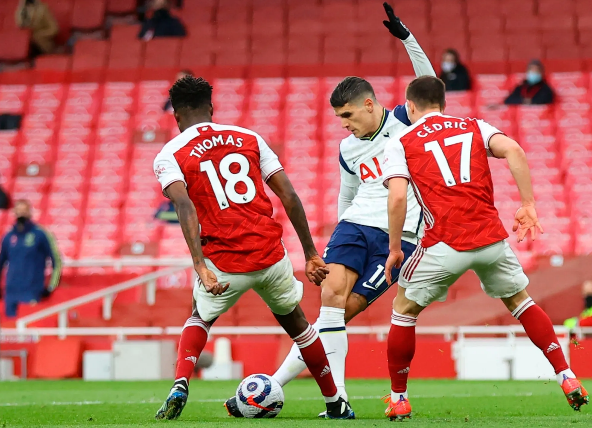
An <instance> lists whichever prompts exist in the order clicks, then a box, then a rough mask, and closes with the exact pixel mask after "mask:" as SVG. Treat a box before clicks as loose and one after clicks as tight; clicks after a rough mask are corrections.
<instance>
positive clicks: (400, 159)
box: [383, 137, 410, 188]
mask: <svg viewBox="0 0 592 428" xmlns="http://www.w3.org/2000/svg"><path fill="white" fill-rule="evenodd" d="M383 177H384V181H383V184H384V187H386V188H388V181H389V180H390V179H391V178H394V177H403V178H406V179H407V180H409V179H410V176H409V168H408V167H407V159H406V158H405V148H404V147H403V144H401V140H399V139H398V138H396V137H395V138H391V139H390V140H389V141H388V142H387V143H386V145H385V147H384V173H383Z"/></svg>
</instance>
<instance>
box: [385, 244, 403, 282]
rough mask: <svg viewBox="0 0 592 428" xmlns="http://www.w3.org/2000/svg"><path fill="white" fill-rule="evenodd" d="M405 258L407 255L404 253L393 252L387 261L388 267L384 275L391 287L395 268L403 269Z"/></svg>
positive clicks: (399, 251)
mask: <svg viewBox="0 0 592 428" xmlns="http://www.w3.org/2000/svg"><path fill="white" fill-rule="evenodd" d="M404 258H405V254H403V251H401V250H397V251H391V252H390V254H389V256H388V259H386V266H385V267H384V269H385V272H384V275H385V277H386V282H387V283H388V284H389V285H393V275H392V271H393V268H397V269H401V265H402V264H403V259H404Z"/></svg>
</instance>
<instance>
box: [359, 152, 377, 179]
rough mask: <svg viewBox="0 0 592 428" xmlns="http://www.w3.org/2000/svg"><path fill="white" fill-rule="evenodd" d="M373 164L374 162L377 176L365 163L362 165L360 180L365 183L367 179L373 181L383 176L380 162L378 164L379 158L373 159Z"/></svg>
mask: <svg viewBox="0 0 592 428" xmlns="http://www.w3.org/2000/svg"><path fill="white" fill-rule="evenodd" d="M372 162H374V166H375V167H376V173H377V174H378V175H376V174H375V173H374V171H373V170H372V168H371V167H370V166H368V165H366V164H365V163H362V164H360V180H362V181H363V182H364V183H365V182H366V180H367V179H369V178H371V179H372V180H376V179H377V178H378V177H380V176H381V175H382V169H380V162H378V158H376V157H373V158H372Z"/></svg>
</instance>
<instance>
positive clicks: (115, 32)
mask: <svg viewBox="0 0 592 428" xmlns="http://www.w3.org/2000/svg"><path fill="white" fill-rule="evenodd" d="M140 27H141V26H140V25H139V24H134V25H114V26H113V27H111V37H110V38H111V41H112V42H113V43H120V42H127V41H130V40H136V39H137V38H138V34H140Z"/></svg>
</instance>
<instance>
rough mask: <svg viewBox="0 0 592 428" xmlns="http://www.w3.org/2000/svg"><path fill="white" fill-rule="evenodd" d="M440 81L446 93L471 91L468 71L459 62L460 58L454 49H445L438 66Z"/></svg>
mask: <svg viewBox="0 0 592 428" xmlns="http://www.w3.org/2000/svg"><path fill="white" fill-rule="evenodd" d="M440 67H441V69H442V70H441V71H440V76H439V77H440V79H442V80H443V81H444V83H445V84H446V90H447V91H468V90H470V89H471V77H470V76H469V71H468V70H467V68H466V67H465V66H464V64H463V63H462V62H460V56H459V55H458V52H457V51H456V50H454V49H446V50H445V51H444V53H443V54H442V63H441V64H440Z"/></svg>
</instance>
